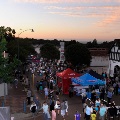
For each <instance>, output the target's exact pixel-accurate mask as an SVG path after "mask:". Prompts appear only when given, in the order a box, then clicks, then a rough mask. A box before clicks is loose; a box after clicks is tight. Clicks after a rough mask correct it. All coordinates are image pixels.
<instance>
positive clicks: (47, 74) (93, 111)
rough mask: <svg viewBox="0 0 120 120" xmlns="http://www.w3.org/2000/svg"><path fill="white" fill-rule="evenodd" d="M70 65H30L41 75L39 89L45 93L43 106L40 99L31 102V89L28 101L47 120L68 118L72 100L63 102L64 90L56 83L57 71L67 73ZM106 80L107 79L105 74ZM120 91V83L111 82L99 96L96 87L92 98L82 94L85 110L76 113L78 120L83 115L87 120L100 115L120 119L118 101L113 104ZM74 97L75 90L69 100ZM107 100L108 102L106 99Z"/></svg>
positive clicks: (71, 90)
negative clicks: (62, 94) (114, 96)
mask: <svg viewBox="0 0 120 120" xmlns="http://www.w3.org/2000/svg"><path fill="white" fill-rule="evenodd" d="M67 67H68V66H67V65H64V64H59V65H58V64H56V62H55V61H47V60H42V61H41V62H40V63H39V64H38V63H37V64H30V65H29V67H28V70H29V72H30V73H31V74H34V73H37V75H39V76H40V81H37V82H36V85H35V86H36V90H37V92H38V93H39V94H44V95H45V98H44V103H43V104H41V103H40V101H39V97H35V98H34V99H33V102H32V104H31V103H30V97H31V91H30V89H28V92H27V101H28V104H29V105H30V104H31V106H30V111H31V112H32V113H33V116H34V115H35V114H38V113H39V111H41V110H42V111H43V117H44V120H49V119H52V120H57V115H61V116H62V117H63V119H65V115H69V114H68V108H69V107H68V105H69V104H68V100H67V99H64V100H62V101H61V100H60V98H59V96H60V94H61V89H60V88H59V87H58V86H57V84H56V72H61V71H63V70H65V69H66V68H67ZM104 77H106V76H105V75H104ZM25 83H26V85H27V86H28V85H29V80H28V77H26V79H25ZM119 88H120V82H119V80H118V81H116V80H111V81H110V82H109V84H107V85H106V86H105V87H99V91H100V95H99V96H97V95H96V92H95V88H94V86H93V87H92V89H91V97H90V98H89V99H88V97H87V94H83V95H82V104H83V111H76V112H75V113H74V114H73V115H74V120H80V118H81V116H84V119H86V120H90V119H91V120H97V117H98V116H99V119H100V120H105V119H106V118H110V117H113V118H114V120H116V118H117V117H118V113H119V112H118V111H119V108H118V107H116V105H115V102H114V101H112V97H113V94H115V95H118V94H119V92H118V89H119ZM73 95H74V90H73V88H72V87H70V89H69V97H70V98H71V97H72V96H73ZM105 98H107V101H106V100H105Z"/></svg>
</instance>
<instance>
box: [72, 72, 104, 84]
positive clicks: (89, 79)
mask: <svg viewBox="0 0 120 120" xmlns="http://www.w3.org/2000/svg"><path fill="white" fill-rule="evenodd" d="M71 80H72V82H74V83H76V84H80V85H82V86H89V85H105V84H106V81H103V80H100V79H97V78H95V77H93V76H91V75H90V74H89V73H86V74H84V75H82V76H80V77H77V78H72V79H71Z"/></svg>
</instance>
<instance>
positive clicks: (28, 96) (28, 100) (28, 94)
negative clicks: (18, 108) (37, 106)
mask: <svg viewBox="0 0 120 120" xmlns="http://www.w3.org/2000/svg"><path fill="white" fill-rule="evenodd" d="M31 95H32V93H31V91H30V89H28V91H27V102H28V105H30V103H31V100H30V99H31Z"/></svg>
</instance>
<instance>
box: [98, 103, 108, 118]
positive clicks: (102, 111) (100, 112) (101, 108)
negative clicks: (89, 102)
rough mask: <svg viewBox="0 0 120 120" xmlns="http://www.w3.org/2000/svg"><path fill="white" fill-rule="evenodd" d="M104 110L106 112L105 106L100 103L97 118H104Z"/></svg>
mask: <svg viewBox="0 0 120 120" xmlns="http://www.w3.org/2000/svg"><path fill="white" fill-rule="evenodd" d="M106 112H107V109H106V107H105V106H104V105H103V104H102V103H101V105H100V111H99V115H100V116H99V119H100V120H105V114H106Z"/></svg>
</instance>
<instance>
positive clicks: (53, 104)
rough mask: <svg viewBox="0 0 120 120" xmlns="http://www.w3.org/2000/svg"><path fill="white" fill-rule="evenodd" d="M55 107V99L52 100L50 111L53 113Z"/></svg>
mask: <svg viewBox="0 0 120 120" xmlns="http://www.w3.org/2000/svg"><path fill="white" fill-rule="evenodd" d="M54 107H55V103H54V99H53V98H51V103H50V111H51V112H52V110H54Z"/></svg>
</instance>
